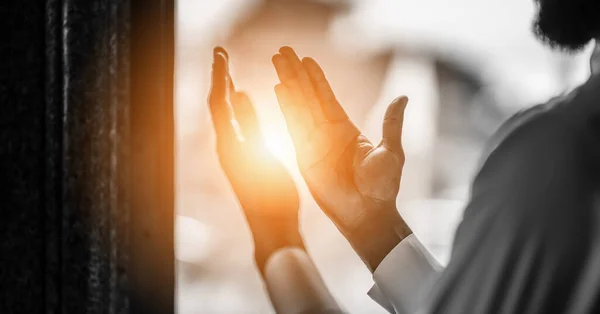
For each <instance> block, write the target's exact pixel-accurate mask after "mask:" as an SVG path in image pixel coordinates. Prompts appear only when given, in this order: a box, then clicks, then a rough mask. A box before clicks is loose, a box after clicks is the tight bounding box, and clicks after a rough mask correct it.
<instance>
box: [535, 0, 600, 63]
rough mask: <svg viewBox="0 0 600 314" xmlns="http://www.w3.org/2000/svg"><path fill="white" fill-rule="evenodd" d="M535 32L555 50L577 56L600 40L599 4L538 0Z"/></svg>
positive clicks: (591, 0)
mask: <svg viewBox="0 0 600 314" xmlns="http://www.w3.org/2000/svg"><path fill="white" fill-rule="evenodd" d="M535 2H536V4H537V7H538V14H537V17H536V19H535V22H534V25H533V30H534V33H535V34H536V36H537V37H538V38H539V39H541V40H542V41H543V42H545V43H547V44H548V45H550V46H551V47H553V48H558V49H561V50H564V51H569V52H576V51H578V50H581V49H582V48H583V47H584V46H585V45H586V44H587V43H588V42H589V41H590V40H592V39H594V38H598V37H600V1H599V0H535Z"/></svg>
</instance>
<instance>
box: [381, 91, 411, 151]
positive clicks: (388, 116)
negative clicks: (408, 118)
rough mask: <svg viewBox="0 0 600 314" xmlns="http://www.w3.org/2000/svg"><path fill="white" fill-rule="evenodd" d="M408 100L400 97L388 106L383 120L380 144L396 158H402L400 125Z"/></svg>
mask: <svg viewBox="0 0 600 314" xmlns="http://www.w3.org/2000/svg"><path fill="white" fill-rule="evenodd" d="M407 104H408V98H407V97H406V96H401V97H398V98H396V99H394V101H392V103H391V104H390V105H389V106H388V108H387V110H386V112H385V117H384V119H383V138H382V140H381V143H382V145H383V146H384V147H386V148H387V149H389V150H390V151H392V152H393V153H394V154H396V155H397V156H399V157H401V156H404V151H403V150H402V124H403V122H404V111H405V109H406V105H407Z"/></svg>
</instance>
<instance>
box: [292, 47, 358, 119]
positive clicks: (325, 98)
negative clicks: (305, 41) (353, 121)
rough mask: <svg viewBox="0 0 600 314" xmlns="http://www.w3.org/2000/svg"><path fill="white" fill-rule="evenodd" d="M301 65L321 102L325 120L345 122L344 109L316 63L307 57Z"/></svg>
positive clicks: (346, 117) (346, 116)
mask: <svg viewBox="0 0 600 314" xmlns="http://www.w3.org/2000/svg"><path fill="white" fill-rule="evenodd" d="M302 64H303V66H304V68H305V69H306V71H307V73H308V76H309V78H310V81H311V83H312V84H313V86H314V89H315V91H316V93H317V97H318V98H319V100H320V102H321V106H322V110H323V113H324V114H325V117H326V119H327V120H329V121H339V120H347V119H348V115H347V114H346V111H344V108H342V106H341V105H340V103H339V102H338V101H337V99H336V98H335V94H334V93H333V90H332V89H331V85H330V84H329V81H327V77H325V72H323V69H321V67H320V66H319V64H318V63H317V61H315V60H314V59H313V58H309V57H307V58H303V59H302Z"/></svg>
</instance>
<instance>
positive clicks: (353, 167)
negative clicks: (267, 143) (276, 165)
mask: <svg viewBox="0 0 600 314" xmlns="http://www.w3.org/2000/svg"><path fill="white" fill-rule="evenodd" d="M273 63H274V65H275V68H276V70H277V73H278V76H279V78H280V81H281V83H280V84H278V85H277V86H276V87H275V92H276V94H277V97H278V100H279V103H280V106H281V109H282V112H283V114H284V117H285V119H286V123H287V125H288V129H289V132H290V135H291V136H292V140H293V141H294V146H295V148H296V154H297V160H298V165H299V167H300V171H301V173H302V175H303V177H304V179H305V181H306V183H307V185H308V188H309V189H310V191H311V194H312V195H313V197H314V198H315V200H316V201H317V203H318V204H319V206H320V207H321V208H322V209H323V211H324V212H325V213H326V214H327V215H328V216H329V217H330V218H331V219H332V220H333V222H334V223H335V224H336V226H337V227H338V229H340V231H341V232H342V233H344V234H351V233H353V232H354V231H355V230H356V229H357V228H358V227H359V226H360V225H361V224H362V223H363V222H364V221H365V220H367V219H372V218H373V217H387V216H389V215H390V214H389V211H392V210H393V211H395V201H396V196H397V194H398V190H399V187H400V178H401V175H402V167H403V165H404V153H403V150H402V146H401V141H400V140H401V132H402V121H403V115H404V108H405V106H406V104H407V101H408V99H407V98H406V97H400V98H398V99H396V100H395V101H394V102H392V104H391V105H390V107H389V108H388V110H387V112H386V116H385V119H384V122H383V140H382V141H381V143H380V144H379V145H377V146H375V145H373V144H372V143H371V142H370V141H369V140H368V139H367V138H366V137H365V136H364V135H362V134H361V132H360V130H358V128H357V127H356V126H355V125H354V124H353V123H352V122H351V121H350V120H349V118H348V116H347V114H346V113H345V112H344V110H343V108H342V107H341V106H340V104H339V102H338V101H337V100H336V98H335V95H334V94H333V91H332V90H331V87H330V85H329V83H328V82H327V79H326V78H325V75H324V73H323V70H322V69H321V68H320V67H319V65H318V64H317V63H316V62H315V61H314V60H313V59H311V58H304V59H303V60H302V61H300V59H299V58H298V56H297V55H296V53H295V52H294V51H293V50H292V49H291V48H290V47H283V48H281V49H280V53H279V54H276V55H275V56H273Z"/></svg>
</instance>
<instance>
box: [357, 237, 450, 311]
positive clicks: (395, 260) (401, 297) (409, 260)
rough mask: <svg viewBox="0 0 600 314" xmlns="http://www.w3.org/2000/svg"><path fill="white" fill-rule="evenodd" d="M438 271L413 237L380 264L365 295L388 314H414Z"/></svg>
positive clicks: (430, 256)
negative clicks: (388, 313)
mask: <svg viewBox="0 0 600 314" xmlns="http://www.w3.org/2000/svg"><path fill="white" fill-rule="evenodd" d="M441 270H442V267H441V265H440V263H439V262H438V261H437V260H436V259H435V257H433V255H431V253H429V251H427V249H426V248H425V247H424V246H423V244H422V243H421V242H420V241H419V239H417V237H416V236H415V235H414V234H411V235H409V236H408V237H406V238H405V239H404V240H402V241H401V242H400V243H398V245H396V247H395V248H394V249H393V250H392V251H391V252H390V253H389V254H388V255H387V256H386V257H385V258H384V259H383V260H382V261H381V263H380V264H379V266H378V267H377V269H376V270H375V272H374V273H373V280H374V281H375V285H373V287H372V288H371V290H370V291H369V292H368V295H369V296H370V297H371V298H372V299H373V300H374V301H375V302H377V303H378V304H379V305H381V306H382V307H383V308H385V309H386V310H387V311H388V312H390V313H392V314H414V313H418V311H419V309H420V308H421V307H422V302H423V301H424V300H423V299H424V298H425V296H426V295H427V294H428V292H429V290H430V288H431V286H432V284H433V283H434V281H435V279H436V278H437V275H438V273H439V272H441Z"/></svg>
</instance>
